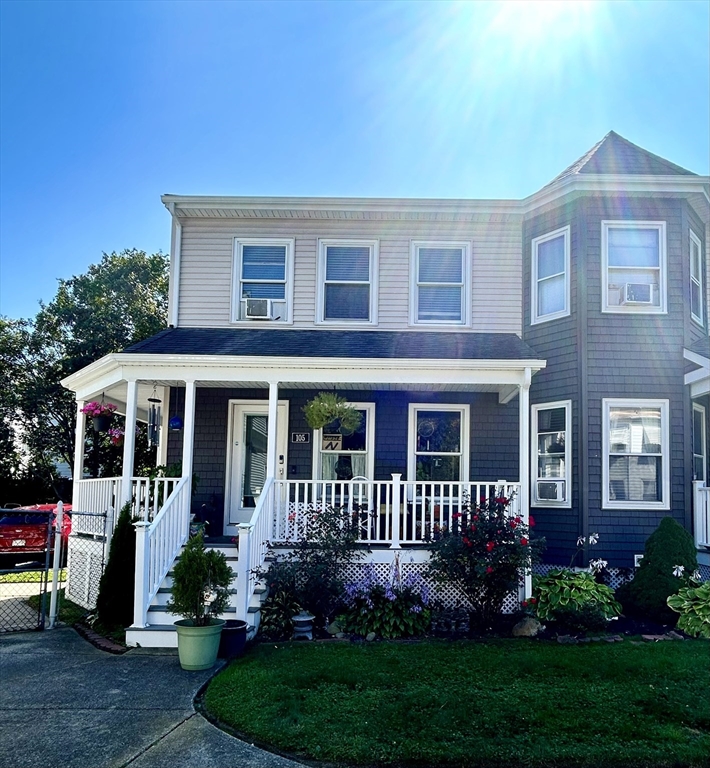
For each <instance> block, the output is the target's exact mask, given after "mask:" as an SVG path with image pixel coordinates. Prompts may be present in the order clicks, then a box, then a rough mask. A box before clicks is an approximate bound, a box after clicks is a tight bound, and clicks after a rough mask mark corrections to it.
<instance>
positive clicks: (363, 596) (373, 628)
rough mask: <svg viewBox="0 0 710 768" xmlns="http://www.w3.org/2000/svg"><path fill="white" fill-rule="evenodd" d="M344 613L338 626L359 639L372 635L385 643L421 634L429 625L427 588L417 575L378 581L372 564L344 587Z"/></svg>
mask: <svg viewBox="0 0 710 768" xmlns="http://www.w3.org/2000/svg"><path fill="white" fill-rule="evenodd" d="M344 602H345V605H346V609H345V612H344V613H343V614H342V616H339V617H338V623H339V624H340V625H341V626H342V628H343V630H344V631H345V632H352V633H354V634H357V635H362V636H363V637H365V636H367V635H369V634H370V632H374V633H375V634H376V635H377V636H378V637H382V638H384V639H385V640H394V639H396V638H400V637H415V636H417V635H423V634H424V632H426V630H427V627H428V626H429V621H430V619H431V612H430V610H429V607H428V606H429V589H428V587H427V586H426V584H425V583H424V580H423V579H422V578H421V576H414V577H412V578H405V579H401V578H397V577H395V578H394V579H393V580H392V582H389V581H388V582H384V583H383V582H380V581H379V580H378V578H377V575H376V573H375V568H374V565H373V564H372V563H368V565H366V566H365V571H364V574H363V577H362V578H361V579H360V580H359V581H356V582H352V583H350V584H346V586H345V597H344Z"/></svg>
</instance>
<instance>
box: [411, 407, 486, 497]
mask: <svg viewBox="0 0 710 768" xmlns="http://www.w3.org/2000/svg"><path fill="white" fill-rule="evenodd" d="M418 411H459V412H460V413H461V452H460V456H461V477H460V479H459V480H458V481H454V480H451V481H449V480H432V481H426V482H434V483H447V482H460V483H467V482H468V478H469V464H470V453H471V451H470V434H471V429H470V423H471V406H470V405H468V404H466V403H410V404H409V426H408V428H407V480H408V481H409V482H412V483H414V482H417V457H416V453H415V451H416V447H417V412H418ZM451 455H452V456H453V455H457V454H451ZM419 482H423V481H419Z"/></svg>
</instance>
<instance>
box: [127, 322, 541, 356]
mask: <svg viewBox="0 0 710 768" xmlns="http://www.w3.org/2000/svg"><path fill="white" fill-rule="evenodd" d="M125 352H126V353H129V354H131V353H133V354H155V355H240V356H250V357H259V356H262V357H274V356H280V355H283V356H286V357H352V358H360V357H362V358H368V357H369V358H403V359H426V360H436V359H438V360H459V359H461V360H476V359H480V360H539V359H540V356H539V355H538V354H537V353H536V352H535V351H534V350H533V349H531V348H530V347H529V346H528V345H527V344H525V343H524V342H523V341H521V339H520V338H518V336H516V335H515V334H512V333H470V332H469V333H440V332H435V331H432V332H416V331H409V332H401V333H397V332H393V331H326V330H323V331H315V330H314V331H311V330H303V331H301V330H282V329H266V328H253V329H251V328H247V329H241V328H239V329H237V328H169V329H167V330H165V331H161V332H160V333H158V334H156V335H155V336H152V337H151V338H149V339H146V340H145V341H141V342H139V343H138V344H134V345H132V346H130V347H128V348H127V349H126V350H125Z"/></svg>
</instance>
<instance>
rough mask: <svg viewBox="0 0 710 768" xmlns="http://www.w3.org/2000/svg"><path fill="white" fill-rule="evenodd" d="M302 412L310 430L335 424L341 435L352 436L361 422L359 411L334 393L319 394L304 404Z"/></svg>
mask: <svg viewBox="0 0 710 768" xmlns="http://www.w3.org/2000/svg"><path fill="white" fill-rule="evenodd" d="M303 412H304V413H305V414H306V421H307V422H308V426H309V427H310V428H311V429H323V427H325V426H326V424H332V423H333V422H337V426H336V428H337V429H338V431H339V432H340V433H341V434H343V435H352V434H353V432H355V431H356V430H357V428H358V427H359V426H360V423H361V422H362V414H361V413H360V411H358V410H357V408H355V407H354V406H353V405H351V404H350V403H348V401H347V400H346V399H345V398H344V397H339V396H338V395H336V394H335V393H334V392H319V393H318V394H317V395H316V396H315V397H314V398H313V399H312V400H309V401H308V402H307V403H306V404H305V406H304V407H303Z"/></svg>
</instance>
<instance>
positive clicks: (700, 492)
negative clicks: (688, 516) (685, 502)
mask: <svg viewBox="0 0 710 768" xmlns="http://www.w3.org/2000/svg"><path fill="white" fill-rule="evenodd" d="M693 510H694V517H695V526H694V527H695V546H696V547H710V486H707V485H705V483H704V482H703V481H702V480H695V481H693Z"/></svg>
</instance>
